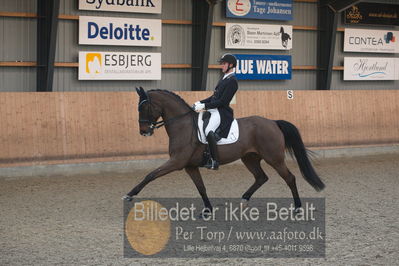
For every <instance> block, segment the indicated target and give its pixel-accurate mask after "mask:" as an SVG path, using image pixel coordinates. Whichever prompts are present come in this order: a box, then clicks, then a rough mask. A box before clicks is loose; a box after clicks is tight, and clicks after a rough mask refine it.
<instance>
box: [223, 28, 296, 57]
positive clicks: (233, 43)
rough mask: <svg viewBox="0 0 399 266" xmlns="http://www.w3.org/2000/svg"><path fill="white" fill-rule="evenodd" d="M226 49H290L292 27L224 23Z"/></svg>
mask: <svg viewBox="0 0 399 266" xmlns="http://www.w3.org/2000/svg"><path fill="white" fill-rule="evenodd" d="M225 47H226V48H228V49H262V50H290V49H292V26H290V25H265V24H237V23H226V32H225Z"/></svg>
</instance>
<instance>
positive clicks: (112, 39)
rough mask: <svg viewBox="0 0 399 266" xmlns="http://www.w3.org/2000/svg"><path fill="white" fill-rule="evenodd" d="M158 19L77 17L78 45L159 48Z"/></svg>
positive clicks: (160, 28) (159, 21)
mask: <svg viewBox="0 0 399 266" xmlns="http://www.w3.org/2000/svg"><path fill="white" fill-rule="evenodd" d="M161 41H162V25H161V20H160V19H136V18H116V17H86V16H80V17H79V44H90V45H118V46H161Z"/></svg>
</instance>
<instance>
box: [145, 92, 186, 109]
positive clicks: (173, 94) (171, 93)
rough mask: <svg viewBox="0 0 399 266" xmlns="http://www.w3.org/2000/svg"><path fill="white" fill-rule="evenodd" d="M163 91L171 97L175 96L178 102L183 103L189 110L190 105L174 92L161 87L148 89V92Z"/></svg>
mask: <svg viewBox="0 0 399 266" xmlns="http://www.w3.org/2000/svg"><path fill="white" fill-rule="evenodd" d="M151 91H154V92H165V93H167V94H169V95H171V96H173V97H175V98H176V100H178V101H179V102H181V103H182V104H184V105H185V106H187V107H188V108H189V109H190V110H191V106H190V105H189V104H188V103H187V102H186V101H185V100H184V99H183V98H182V97H180V96H179V95H177V94H176V93H174V92H172V91H168V90H161V89H154V90H149V91H148V92H151Z"/></svg>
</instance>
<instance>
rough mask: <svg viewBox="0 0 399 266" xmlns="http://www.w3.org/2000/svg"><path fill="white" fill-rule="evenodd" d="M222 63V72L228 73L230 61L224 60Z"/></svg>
mask: <svg viewBox="0 0 399 266" xmlns="http://www.w3.org/2000/svg"><path fill="white" fill-rule="evenodd" d="M220 65H221V66H222V72H223V73H226V72H227V71H228V69H229V63H226V62H222V63H220Z"/></svg>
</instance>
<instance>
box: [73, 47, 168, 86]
mask: <svg viewBox="0 0 399 266" xmlns="http://www.w3.org/2000/svg"><path fill="white" fill-rule="evenodd" d="M160 79H161V53H123V52H79V80H160Z"/></svg>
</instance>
